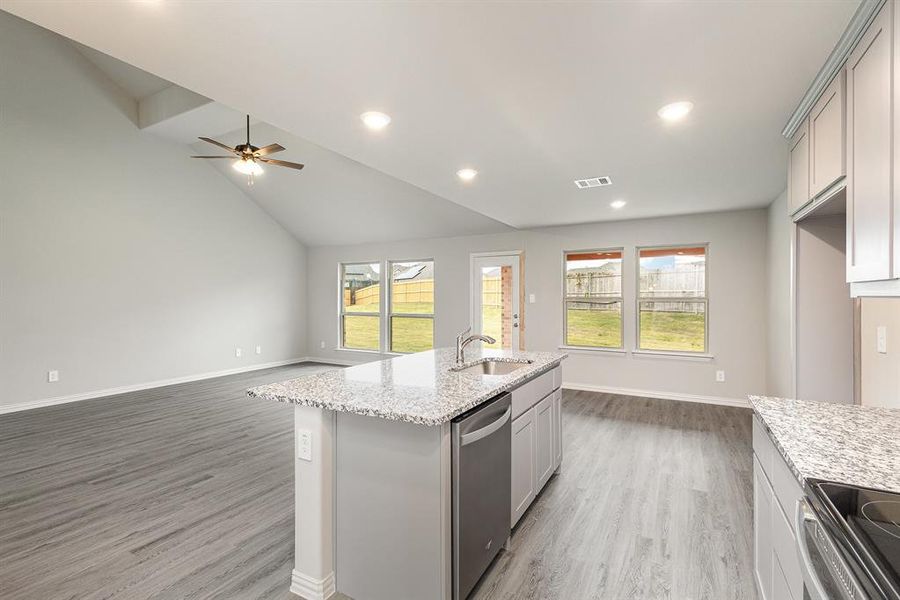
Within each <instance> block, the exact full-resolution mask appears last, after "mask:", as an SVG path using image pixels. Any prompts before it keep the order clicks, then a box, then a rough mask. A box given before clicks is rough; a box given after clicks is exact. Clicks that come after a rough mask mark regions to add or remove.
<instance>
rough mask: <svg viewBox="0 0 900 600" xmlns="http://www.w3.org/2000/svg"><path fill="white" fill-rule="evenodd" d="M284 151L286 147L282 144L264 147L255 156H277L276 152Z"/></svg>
mask: <svg viewBox="0 0 900 600" xmlns="http://www.w3.org/2000/svg"><path fill="white" fill-rule="evenodd" d="M282 150H284V146H282V145H281V144H269V145H268V146H263V147H262V148H260V149H259V150H257V151H256V152H254V153H253V154H255V155H256V156H267V155H269V154H275V153H276V152H281V151H282Z"/></svg>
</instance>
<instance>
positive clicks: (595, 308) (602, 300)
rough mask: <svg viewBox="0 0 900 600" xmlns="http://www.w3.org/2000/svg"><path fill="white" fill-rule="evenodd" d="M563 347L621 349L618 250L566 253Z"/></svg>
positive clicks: (620, 275) (620, 295)
mask: <svg viewBox="0 0 900 600" xmlns="http://www.w3.org/2000/svg"><path fill="white" fill-rule="evenodd" d="M565 260H566V274H565V279H566V280H565V299H564V300H563V301H564V303H565V310H564V311H563V312H564V314H565V345H566V346H586V347H590V348H621V347H622V250H621V249H618V250H596V251H584V252H582V251H579V252H566V255H565Z"/></svg>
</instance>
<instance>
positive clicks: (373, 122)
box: [359, 110, 391, 131]
mask: <svg viewBox="0 0 900 600" xmlns="http://www.w3.org/2000/svg"><path fill="white" fill-rule="evenodd" d="M359 118H360V119H362V122H363V123H365V124H366V127H368V128H369V129H372V130H375V131H378V130H379V129H384V128H385V127H387V126H388V124H389V123H390V122H391V117H390V116H388V115H386V114H384V113H383V112H378V111H376V110H370V111H369V112H364V113H363V114H361V115H359Z"/></svg>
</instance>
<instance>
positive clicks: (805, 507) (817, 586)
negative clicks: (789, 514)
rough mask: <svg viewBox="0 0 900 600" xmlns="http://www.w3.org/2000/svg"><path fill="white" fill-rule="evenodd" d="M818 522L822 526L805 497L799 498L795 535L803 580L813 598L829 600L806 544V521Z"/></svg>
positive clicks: (815, 599) (814, 599)
mask: <svg viewBox="0 0 900 600" xmlns="http://www.w3.org/2000/svg"><path fill="white" fill-rule="evenodd" d="M807 521H810V522H813V523H816V526H818V527H821V525H820V524H819V520H818V519H817V518H816V516H815V513H813V512H812V510H811V509H810V508H809V503H807V501H806V499H805V498H800V499H799V500H797V516H796V519H795V520H794V537H796V538H797V554H799V555H800V569H801V570H802V571H803V581H804V583H805V584H806V586H805V587H806V591H807V593H808V594H809V597H810V599H811V600H828V594H827V593H826V592H825V588H824V587H823V586H822V582H821V581H820V580H819V576H818V575H817V574H816V570H815V569H814V568H813V565H812V558H810V556H809V548H808V547H807V545H806V522H807Z"/></svg>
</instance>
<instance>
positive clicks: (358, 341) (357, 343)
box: [343, 315, 381, 350]
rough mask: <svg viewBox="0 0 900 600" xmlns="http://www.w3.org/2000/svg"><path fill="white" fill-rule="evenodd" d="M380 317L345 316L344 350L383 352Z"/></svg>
mask: <svg viewBox="0 0 900 600" xmlns="http://www.w3.org/2000/svg"><path fill="white" fill-rule="evenodd" d="M379 321H380V318H379V317H374V316H371V317H370V316H362V315H345V316H344V317H343V327H344V335H343V340H344V348H356V349H359V350H381V343H380V342H381V333H380V331H379V329H380V328H379V326H378V322H379Z"/></svg>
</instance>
